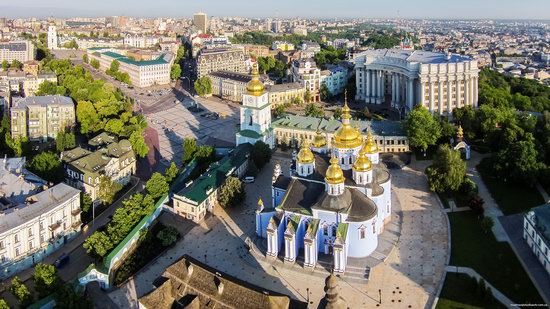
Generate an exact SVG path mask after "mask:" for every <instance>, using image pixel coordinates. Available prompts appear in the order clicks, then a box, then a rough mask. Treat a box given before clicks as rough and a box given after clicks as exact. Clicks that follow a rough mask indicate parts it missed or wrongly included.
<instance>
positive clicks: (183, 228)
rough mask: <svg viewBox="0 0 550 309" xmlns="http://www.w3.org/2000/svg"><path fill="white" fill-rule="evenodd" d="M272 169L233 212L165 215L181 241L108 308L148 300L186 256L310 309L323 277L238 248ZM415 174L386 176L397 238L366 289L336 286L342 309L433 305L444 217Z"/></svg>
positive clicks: (267, 192) (250, 231) (409, 170)
mask: <svg viewBox="0 0 550 309" xmlns="http://www.w3.org/2000/svg"><path fill="white" fill-rule="evenodd" d="M286 160H288V159H286ZM276 162H280V163H281V165H282V169H283V172H285V171H288V162H285V156H277V157H274V158H273V159H272V160H271V162H270V163H269V164H268V165H267V166H266V167H264V169H263V170H262V171H261V172H260V174H259V175H258V177H257V178H256V181H255V183H252V184H247V186H246V191H247V198H246V202H245V204H244V205H243V206H242V207H240V208H236V209H229V210H224V209H221V208H219V207H218V208H216V209H215V211H214V215H210V216H208V217H207V219H206V220H205V221H204V222H202V223H201V224H198V225H197V224H194V223H192V222H190V221H187V220H183V219H179V218H175V217H173V216H172V215H169V214H164V215H162V216H161V219H160V220H161V221H162V222H163V223H164V224H169V225H174V226H176V227H177V228H178V229H179V230H180V232H181V233H182V235H183V238H182V239H181V240H180V241H179V242H178V243H177V244H176V246H175V247H174V248H172V249H170V250H168V251H167V252H165V253H164V254H162V256H160V257H159V258H158V259H157V260H155V261H154V262H153V263H151V264H149V265H148V266H146V267H145V268H144V269H142V271H140V272H139V273H138V274H137V275H136V276H135V277H134V278H133V279H132V280H130V281H129V282H128V283H126V284H125V285H124V286H123V287H122V288H120V289H117V290H115V291H113V292H111V293H110V294H109V296H110V297H111V299H112V300H113V302H115V303H116V304H118V305H119V306H120V307H121V308H137V305H136V302H135V299H132V298H135V297H141V296H143V295H144V294H146V293H147V292H149V291H150V290H151V289H152V288H153V286H152V282H153V281H154V280H155V279H156V278H157V277H158V276H160V275H161V274H162V272H163V271H164V270H165V269H166V267H167V266H169V265H170V264H172V263H174V262H175V261H176V260H177V259H179V258H180V257H181V256H182V255H184V254H189V255H191V256H193V257H194V258H196V259H199V260H201V261H204V262H206V263H207V264H208V265H210V266H212V267H214V268H216V269H219V270H220V271H223V272H226V273H228V274H230V275H233V276H237V277H238V278H239V279H242V280H245V281H247V282H250V283H253V284H256V285H259V286H261V287H264V288H267V289H271V290H274V291H277V292H282V293H286V294H289V295H292V296H293V297H295V298H297V299H300V300H303V301H308V300H309V301H310V303H311V304H312V306H314V307H315V306H316V305H317V304H318V303H319V301H320V300H321V299H322V297H323V296H324V291H323V287H324V278H325V277H326V276H327V275H328V273H326V272H325V271H324V270H320V269H318V270H316V272H315V273H311V272H308V271H304V270H298V269H297V268H296V267H285V266H275V265H273V264H272V262H269V261H266V260H264V259H261V258H256V257H255V256H254V255H251V254H250V253H249V252H248V250H247V248H246V246H245V240H246V239H247V238H248V237H253V235H254V226H255V223H254V222H255V216H254V215H255V209H256V207H257V202H258V199H259V198H260V197H261V198H262V200H263V201H264V203H266V204H269V203H270V201H271V175H272V172H273V168H274V164H276ZM423 168H424V166H423V165H422V164H418V165H417V164H416V163H413V164H412V166H411V167H406V168H404V169H403V170H392V177H393V183H394V191H395V193H396V194H395V198H396V199H398V200H399V202H400V203H401V205H402V211H403V222H402V233H401V235H400V238H399V240H398V242H397V244H396V246H395V248H394V250H393V251H392V252H391V253H390V255H389V256H388V257H387V259H386V260H385V261H383V262H382V263H380V264H379V265H378V266H376V267H374V268H373V269H372V270H371V277H370V279H369V281H368V283H362V284H361V283H356V282H353V283H348V282H347V281H345V279H342V278H340V279H339V284H340V295H341V296H342V297H343V298H344V299H345V300H346V302H347V305H348V306H349V307H350V308H372V307H376V306H380V307H385V308H423V307H424V306H425V305H426V304H427V303H428V302H431V301H433V297H434V294H435V292H436V290H437V287H438V285H439V283H440V281H441V279H442V274H443V269H444V267H445V263H446V261H447V254H448V251H447V250H448V246H449V245H450V244H449V243H448V238H447V237H448V232H449V231H448V230H447V224H446V221H445V217H444V216H445V215H444V213H443V211H442V209H441V208H440V206H439V204H438V203H437V200H436V198H435V196H434V195H433V194H432V193H431V192H429V190H428V185H427V181H426V178H425V176H424V175H423V173H422V172H421V171H422V170H423ZM379 290H380V291H379ZM380 296H381V297H382V303H381V304H380V303H379V301H380Z"/></svg>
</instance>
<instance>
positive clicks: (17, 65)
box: [2, 59, 23, 71]
mask: <svg viewBox="0 0 550 309" xmlns="http://www.w3.org/2000/svg"><path fill="white" fill-rule="evenodd" d="M10 68H11V69H17V70H21V68H23V64H22V63H21V62H20V61H19V60H17V59H13V61H12V62H11V63H9V62H8V61H7V60H4V61H2V70H4V71H7V70H8V69H10Z"/></svg>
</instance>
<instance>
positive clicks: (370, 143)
mask: <svg viewBox="0 0 550 309" xmlns="http://www.w3.org/2000/svg"><path fill="white" fill-rule="evenodd" d="M361 151H364V152H365V153H368V154H373V153H378V152H379V150H378V145H376V142H375V141H374V136H372V132H371V131H370V130H369V131H368V132H367V141H366V143H365V145H363V148H362V149H361Z"/></svg>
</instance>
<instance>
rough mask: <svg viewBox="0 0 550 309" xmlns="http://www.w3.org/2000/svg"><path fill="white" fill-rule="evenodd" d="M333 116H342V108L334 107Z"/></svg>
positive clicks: (338, 117) (335, 117) (337, 117)
mask: <svg viewBox="0 0 550 309" xmlns="http://www.w3.org/2000/svg"><path fill="white" fill-rule="evenodd" d="M332 117H334V119H340V118H342V108H341V107H337V108H336V109H334V114H333V115H332Z"/></svg>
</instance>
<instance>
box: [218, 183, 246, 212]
mask: <svg viewBox="0 0 550 309" xmlns="http://www.w3.org/2000/svg"><path fill="white" fill-rule="evenodd" d="M245 195H246V192H245V190H244V184H243V183H242V182H241V181H240V180H239V179H238V178H236V177H232V176H230V177H228V178H227V179H226V180H225V183H224V184H223V185H222V187H221V188H220V193H219V195H218V202H219V203H220V206H222V207H223V208H232V207H235V206H237V205H239V204H240V203H241V202H243V201H244V199H245Z"/></svg>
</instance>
